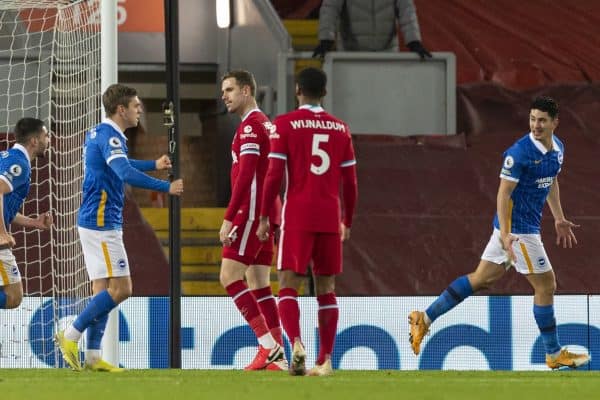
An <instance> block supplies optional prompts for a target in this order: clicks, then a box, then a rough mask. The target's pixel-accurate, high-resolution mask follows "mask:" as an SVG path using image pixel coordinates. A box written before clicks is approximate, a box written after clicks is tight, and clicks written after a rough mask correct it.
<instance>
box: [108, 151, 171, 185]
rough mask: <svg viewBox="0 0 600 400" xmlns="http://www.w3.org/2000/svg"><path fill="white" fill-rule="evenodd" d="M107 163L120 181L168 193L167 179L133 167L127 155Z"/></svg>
mask: <svg viewBox="0 0 600 400" xmlns="http://www.w3.org/2000/svg"><path fill="white" fill-rule="evenodd" d="M108 165H109V166H110V167H111V168H112V170H113V171H115V173H116V174H117V176H118V177H119V178H121V180H122V181H124V182H126V183H128V184H130V185H132V186H135V187H139V188H142V189H148V190H156V191H159V192H165V193H170V187H171V185H170V184H169V182H167V181H163V180H161V179H156V178H153V177H151V176H148V175H146V174H144V173H143V172H140V171H138V170H137V169H135V168H134V167H133V166H132V165H131V164H130V163H129V160H128V159H127V157H117V158H114V159H112V160H111V161H110V162H109V163H108Z"/></svg>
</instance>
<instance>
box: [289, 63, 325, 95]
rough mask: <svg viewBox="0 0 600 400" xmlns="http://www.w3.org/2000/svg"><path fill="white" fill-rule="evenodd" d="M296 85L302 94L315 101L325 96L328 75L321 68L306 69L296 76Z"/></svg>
mask: <svg viewBox="0 0 600 400" xmlns="http://www.w3.org/2000/svg"><path fill="white" fill-rule="evenodd" d="M296 83H297V84H298V88H299V89H300V91H301V92H302V94H303V95H304V96H306V97H310V98H313V99H320V98H321V97H323V96H325V87H326V86H327V75H325V72H323V70H321V69H319V68H314V67H308V68H304V69H303V70H301V71H300V72H298V75H297V76H296Z"/></svg>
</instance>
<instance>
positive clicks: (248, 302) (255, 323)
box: [225, 281, 269, 338]
mask: <svg viewBox="0 0 600 400" xmlns="http://www.w3.org/2000/svg"><path fill="white" fill-rule="evenodd" d="M225 290H227V294H229V295H230V296H231V297H232V298H233V302H234V303H235V305H236V306H237V308H238V310H240V312H241V313H242V316H243V317H244V318H245V319H246V321H248V325H250V328H252V330H253V331H254V334H255V335H256V337H257V338H259V337H261V336H263V335H266V334H267V333H269V328H268V327H267V323H266V322H265V319H264V317H263V316H262V314H261V313H260V311H259V310H258V304H257V303H256V299H255V298H254V296H253V295H252V292H250V289H248V286H247V285H246V284H245V283H244V281H235V282H233V283H232V284H230V285H229V286H227V287H226V288H225Z"/></svg>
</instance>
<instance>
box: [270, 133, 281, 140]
mask: <svg viewBox="0 0 600 400" xmlns="http://www.w3.org/2000/svg"><path fill="white" fill-rule="evenodd" d="M280 137H281V136H279V133H277V132H273V133H271V134H270V135H269V139H279V138H280Z"/></svg>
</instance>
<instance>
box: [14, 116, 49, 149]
mask: <svg viewBox="0 0 600 400" xmlns="http://www.w3.org/2000/svg"><path fill="white" fill-rule="evenodd" d="M42 128H44V121H42V120H41V119H37V118H21V119H20V120H18V121H17V124H16V125H15V140H16V141H17V143H19V144H26V143H27V141H28V140H29V139H31V138H32V137H33V136H38V135H39V134H40V133H41V132H42Z"/></svg>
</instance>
